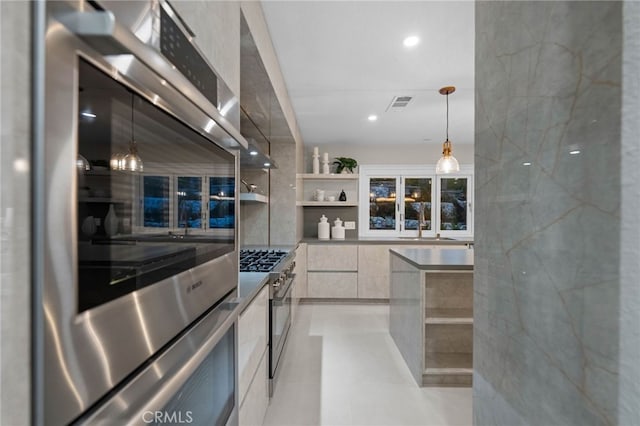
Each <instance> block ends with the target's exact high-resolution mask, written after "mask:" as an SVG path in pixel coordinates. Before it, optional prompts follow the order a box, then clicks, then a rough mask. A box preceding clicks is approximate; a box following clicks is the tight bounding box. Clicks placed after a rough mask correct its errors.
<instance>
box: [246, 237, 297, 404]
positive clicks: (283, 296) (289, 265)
mask: <svg viewBox="0 0 640 426" xmlns="http://www.w3.org/2000/svg"><path fill="white" fill-rule="evenodd" d="M294 258H295V252H294V251H293V250H291V251H288V250H278V249H276V250H274V249H248V250H240V272H264V273H268V274H269V281H268V283H267V285H268V286H269V395H273V390H274V387H275V382H276V381H277V377H278V373H279V370H278V366H279V364H280V361H281V359H282V352H283V350H284V346H285V343H286V341H287V336H288V335H289V328H290V327H291V293H292V291H293V285H294V281H295V274H294V273H293V270H294V268H295V266H296V262H295V261H294Z"/></svg>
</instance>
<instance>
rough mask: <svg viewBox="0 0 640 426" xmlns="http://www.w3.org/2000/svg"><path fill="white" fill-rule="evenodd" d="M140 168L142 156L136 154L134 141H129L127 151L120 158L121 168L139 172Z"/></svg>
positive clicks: (141, 167) (136, 149) (141, 166)
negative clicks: (121, 158)
mask: <svg viewBox="0 0 640 426" xmlns="http://www.w3.org/2000/svg"><path fill="white" fill-rule="evenodd" d="M142 169H143V165H142V158H140V156H139V155H138V148H137V147H136V142H135V141H131V144H129V153H128V154H127V155H125V156H124V158H123V160H122V170H127V171H129V172H141V171H142Z"/></svg>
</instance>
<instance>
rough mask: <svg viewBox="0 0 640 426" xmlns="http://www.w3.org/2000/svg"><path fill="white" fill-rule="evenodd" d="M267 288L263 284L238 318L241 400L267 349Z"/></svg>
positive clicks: (239, 392)
mask: <svg viewBox="0 0 640 426" xmlns="http://www.w3.org/2000/svg"><path fill="white" fill-rule="evenodd" d="M268 310H269V288H268V287H267V286H265V287H264V288H263V289H262V290H261V291H260V293H258V295H257V296H256V297H255V299H253V301H252V302H251V303H250V304H249V306H247V308H246V309H245V310H244V311H243V312H242V313H241V314H240V318H239V320H238V377H239V383H238V394H239V397H240V401H242V400H243V398H244V396H245V394H246V393H247V389H248V387H249V384H250V383H251V379H252V377H253V376H254V374H255V372H256V370H257V369H258V364H259V363H260V359H261V358H262V356H263V355H264V353H265V352H266V350H267V340H268V338H267V328H268V321H269V311H268Z"/></svg>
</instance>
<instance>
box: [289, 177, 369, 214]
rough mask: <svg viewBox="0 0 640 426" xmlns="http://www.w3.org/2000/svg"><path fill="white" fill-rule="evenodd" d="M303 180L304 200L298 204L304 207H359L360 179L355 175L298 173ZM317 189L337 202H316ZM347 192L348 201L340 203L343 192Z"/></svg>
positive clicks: (302, 192)
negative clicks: (339, 198)
mask: <svg viewBox="0 0 640 426" xmlns="http://www.w3.org/2000/svg"><path fill="white" fill-rule="evenodd" d="M297 176H298V179H301V180H302V182H301V185H302V191H301V196H302V199H299V200H298V202H297V203H296V204H297V205H298V206H302V207H357V206H358V179H359V175H358V174H355V173H340V174H335V173H331V174H314V173H298V175H297ZM316 189H322V190H324V191H325V197H328V196H334V197H335V198H336V200H335V201H316V200H314V193H315V190H316ZM343 190H344V191H345V194H346V195H347V201H338V197H339V194H340V192H341V191H343Z"/></svg>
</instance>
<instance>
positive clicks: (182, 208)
mask: <svg viewBox="0 0 640 426" xmlns="http://www.w3.org/2000/svg"><path fill="white" fill-rule="evenodd" d="M187 207H188V206H187V203H186V200H182V201H180V204H179V205H178V227H180V222H181V221H182V220H184V236H185V237H186V236H187V235H188V234H189V218H188V214H187Z"/></svg>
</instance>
